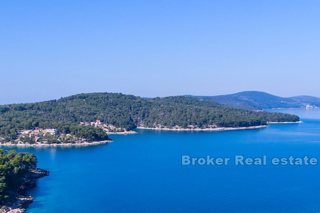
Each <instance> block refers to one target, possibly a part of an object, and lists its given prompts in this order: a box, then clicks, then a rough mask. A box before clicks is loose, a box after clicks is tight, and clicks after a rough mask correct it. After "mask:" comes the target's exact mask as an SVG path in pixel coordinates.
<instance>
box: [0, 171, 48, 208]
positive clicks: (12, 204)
mask: <svg viewBox="0 0 320 213" xmlns="http://www.w3.org/2000/svg"><path fill="white" fill-rule="evenodd" d="M48 175H49V171H47V170H44V169H39V168H36V169H32V170H30V171H29V174H28V175H27V176H26V177H25V181H24V183H22V185H21V186H20V188H22V191H20V192H15V199H14V200H11V201H9V202H7V203H6V204H5V205H3V206H0V213H23V212H25V211H26V209H27V208H28V207H29V205H30V204H31V203H32V202H33V197H32V196H30V195H29V193H28V192H29V190H30V189H32V188H35V187H36V186H37V183H36V180H37V179H39V178H42V177H45V176H48Z"/></svg>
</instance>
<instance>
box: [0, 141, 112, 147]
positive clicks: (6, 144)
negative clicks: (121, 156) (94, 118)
mask: <svg viewBox="0 0 320 213" xmlns="http://www.w3.org/2000/svg"><path fill="white" fill-rule="evenodd" d="M111 142H112V140H104V141H93V142H81V143H53V144H43V143H37V144H28V143H17V144H14V143H10V142H8V143H3V144H0V147H1V146H6V147H81V146H96V145H101V144H107V143H111Z"/></svg>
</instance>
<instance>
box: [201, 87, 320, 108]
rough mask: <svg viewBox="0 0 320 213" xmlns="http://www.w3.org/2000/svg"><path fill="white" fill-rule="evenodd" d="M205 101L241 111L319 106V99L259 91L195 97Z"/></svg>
mask: <svg viewBox="0 0 320 213" xmlns="http://www.w3.org/2000/svg"><path fill="white" fill-rule="evenodd" d="M197 98H198V99H200V100H207V101H212V102H216V103H220V104H223V105H227V106H232V107H235V108H241V109H254V110H262V109H273V108H302V107H306V106H307V105H312V106H318V107H319V106H320V98H316V97H311V96H296V97H291V98H283V97H279V96H275V95H271V94H269V93H265V92H259V91H245V92H239V93H235V94H230V95H219V96H197Z"/></svg>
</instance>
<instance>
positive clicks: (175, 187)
mask: <svg viewBox="0 0 320 213" xmlns="http://www.w3.org/2000/svg"><path fill="white" fill-rule="evenodd" d="M295 113H296V114H297V113H298V112H295ZM307 114H308V113H307ZM309 114H310V113H309ZM318 115H320V113H314V115H313V116H311V117H305V118H304V119H303V123H302V124H288V125H271V126H269V127H268V128H265V129H259V130H247V131H229V132H194V133H187V132H179V133H176V132H155V131H139V134H136V135H127V136H121V135H117V136H112V138H113V139H114V142H113V143H110V144H107V145H100V146H94V147H82V148H42V149H35V148H28V149H18V151H28V152H32V153H34V154H36V155H37V157H38V164H39V167H41V168H44V169H48V170H50V176H48V177H45V178H42V179H40V180H39V181H38V187H37V188H36V189H34V190H33V191H32V195H33V196H34V197H35V200H34V203H33V204H31V206H30V208H29V209H28V212H29V213H39V212H48V213H56V212H59V213H62V212H111V213H163V212H175V213H176V212H177V213H180V212H181V213H182V212H183V213H199V212H201V213H209V212H210V213H212V212H218V213H220V212H223V213H224V212H226V213H227V212H232V213H233V212H234V213H251V212H252V213H257V212H259V213H271V212H272V213H273V212H275V213H277V212H279V213H280V212H281V213H282V212H290V213H309V212H310V213H316V212H318V211H320V196H319V191H320V164H319V165H317V166H274V165H271V164H267V165H266V166H236V165H234V164H230V165H226V166H212V165H211V166H183V165H181V156H182V155H189V156H193V157H206V156H208V155H209V156H212V157H230V158H231V159H232V158H233V157H234V156H235V155H243V156H247V157H260V156H267V158H268V159H271V158H273V157H289V156H295V157H304V156H308V157H315V158H318V159H319V162H320V116H318Z"/></svg>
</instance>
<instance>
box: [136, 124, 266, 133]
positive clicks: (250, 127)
mask: <svg viewBox="0 0 320 213" xmlns="http://www.w3.org/2000/svg"><path fill="white" fill-rule="evenodd" d="M266 127H267V125H259V126H249V127H216V128H193V129H191V128H150V127H137V129H146V130H156V131H177V132H182V131H183V132H217V131H234V130H250V129H262V128H266Z"/></svg>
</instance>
